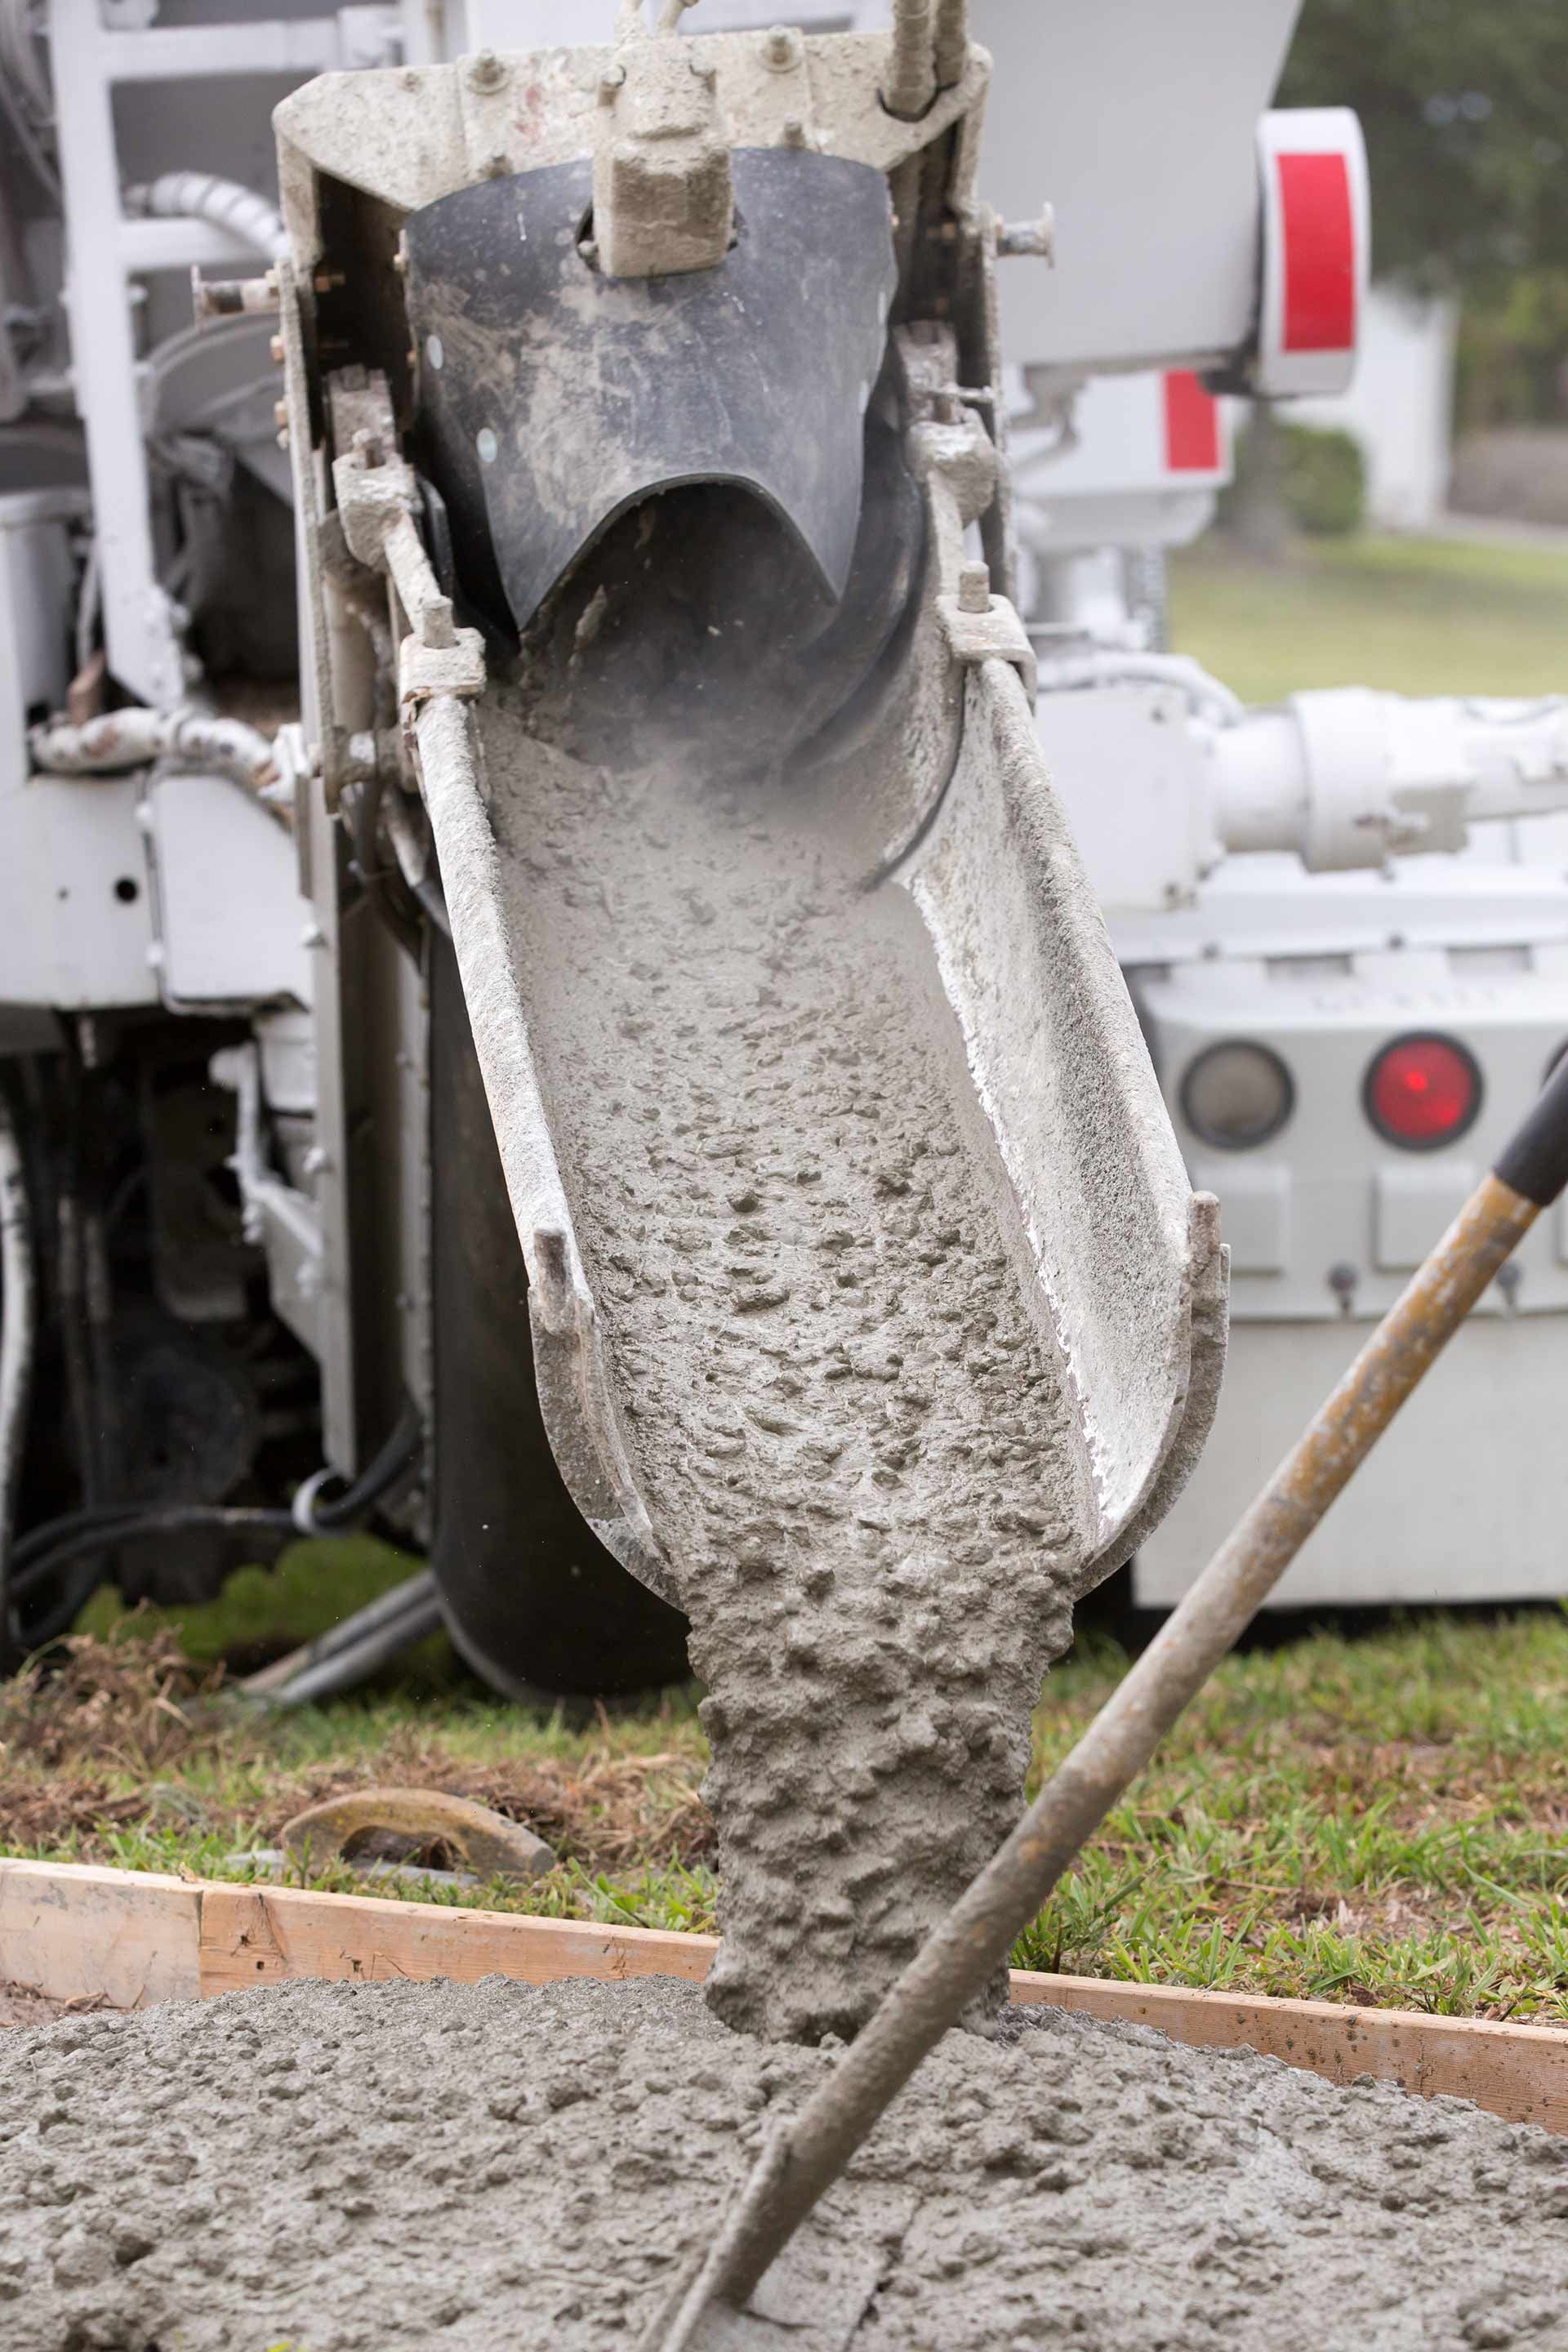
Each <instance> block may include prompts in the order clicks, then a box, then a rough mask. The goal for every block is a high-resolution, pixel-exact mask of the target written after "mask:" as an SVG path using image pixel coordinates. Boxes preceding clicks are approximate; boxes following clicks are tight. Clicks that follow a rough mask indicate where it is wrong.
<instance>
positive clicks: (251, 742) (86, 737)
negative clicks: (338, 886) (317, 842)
mask: <svg viewBox="0 0 1568 2352" xmlns="http://www.w3.org/2000/svg"><path fill="white" fill-rule="evenodd" d="M27 749H28V750H29V751H31V753H32V755H33V763H34V765H35V766H36V767H38V768H41V769H43V770H44V771H45V772H47V774H50V775H55V776H113V775H123V774H124V773H125V772H127V770H129V769H132V768H145V767H148V766H150V765H151V764H152V762H153V761H154V760H166V759H177V760H195V761H204V762H205V763H206V764H207V765H209V766H211V767H213V768H216V770H217V771H218V772H219V773H220V774H221V775H225V776H231V777H232V778H233V779H234V781H235V782H237V783H240V784H244V785H245V786H246V788H247V791H249V792H252V793H256V794H257V795H258V797H259V798H265V795H266V793H267V791H268V786H270V785H272V784H275V783H276V782H278V762H277V761H276V759H275V758H274V756H273V751H272V746H271V744H270V743H269V742H268V739H267V737H266V736H265V735H263V734H262V732H261V730H260V729H259V728H257V727H249V726H247V724H246V722H245V721H244V719H222V718H219V717H218V716H217V715H216V712H213V711H210V710H144V709H140V708H132V709H127V710H110V711H106V712H105V713H104V715H103V717H102V718H101V719H88V721H87V722H86V724H85V725H84V726H80V727H73V726H71V725H69V724H68V723H66V722H63V721H57V720H55V719H47V720H46V721H45V722H44V724H43V725H42V726H39V727H35V728H33V729H32V730H31V731H30V733H29V734H28V737H27ZM267 804H268V806H269V807H272V806H273V804H272V803H267ZM273 814H275V815H276V814H279V811H278V810H277V808H276V807H273Z"/></svg>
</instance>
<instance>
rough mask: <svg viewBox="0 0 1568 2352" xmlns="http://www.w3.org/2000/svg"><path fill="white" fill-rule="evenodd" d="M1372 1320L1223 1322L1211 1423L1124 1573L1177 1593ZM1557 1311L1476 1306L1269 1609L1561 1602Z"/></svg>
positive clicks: (1168, 1597) (1562, 1337)
mask: <svg viewBox="0 0 1568 2352" xmlns="http://www.w3.org/2000/svg"><path fill="white" fill-rule="evenodd" d="M1372 1329H1373V1325H1372V1324H1371V1323H1369V1322H1363V1321H1357V1322H1341V1321H1335V1322H1332V1323H1328V1322H1318V1323H1300V1322H1297V1323H1265V1322H1252V1321H1244V1322H1233V1323H1232V1325H1231V1330H1230V1355H1229V1360H1228V1362H1227V1365H1226V1377H1225V1386H1224V1389H1223V1391H1222V1392H1221V1395H1220V1402H1219V1412H1218V1415H1217V1417H1216V1419H1215V1427H1214V1433H1213V1435H1212V1436H1211V1437H1210V1439H1209V1442H1208V1444H1207V1445H1206V1447H1205V1450H1204V1454H1203V1456H1202V1458H1201V1460H1200V1461H1199V1463H1198V1466H1197V1468H1196V1470H1195V1471H1194V1474H1193V1476H1192V1479H1191V1482H1190V1484H1189V1485H1188V1486H1187V1487H1186V1489H1185V1491H1184V1494H1183V1495H1182V1497H1181V1499H1180V1501H1179V1502H1178V1503H1177V1504H1176V1506H1175V1507H1174V1509H1173V1511H1172V1512H1171V1514H1170V1517H1168V1518H1167V1519H1165V1520H1164V1521H1163V1524H1162V1525H1161V1526H1160V1527H1159V1528H1157V1529H1156V1530H1155V1532H1154V1534H1153V1535H1152V1537H1150V1538H1149V1539H1148V1541H1147V1542H1146V1543H1145V1545H1144V1546H1143V1548H1142V1551H1141V1552H1140V1554H1139V1557H1138V1560H1137V1563H1136V1566H1135V1569H1134V1571H1133V1575H1134V1591H1135V1595H1136V1598H1137V1600H1138V1601H1139V1603H1140V1604H1141V1605H1142V1606H1144V1607H1149V1608H1168V1607H1170V1606H1172V1605H1173V1603H1174V1602H1175V1601H1179V1600H1180V1599H1181V1597H1182V1595H1183V1593H1184V1592H1185V1591H1186V1590H1187V1588H1188V1586H1189V1585H1190V1584H1191V1583H1192V1581H1193V1580H1194V1577H1196V1575H1197V1574H1198V1572H1199V1570H1201V1569H1203V1568H1204V1567H1205V1564H1206V1563H1207V1561H1208V1560H1209V1559H1210V1558H1211V1556H1212V1555H1213V1553H1214V1552H1215V1549H1217V1547H1218V1545H1219V1544H1220V1543H1221V1542H1222V1541H1223V1539H1224V1538H1225V1537H1226V1535H1228V1533H1229V1532H1230V1530H1231V1528H1233V1527H1234V1526H1235V1524H1236V1522H1237V1519H1238V1518H1239V1517H1240V1516H1241V1514H1242V1512H1243V1511H1244V1510H1245V1509H1246V1507H1247V1504H1248V1503H1250V1502H1251V1500H1252V1498H1253V1496H1255V1495H1256V1494H1257V1492H1258V1488H1259V1487H1260V1486H1262V1484H1263V1482H1264V1480H1265V1479H1266V1478H1267V1477H1268V1475H1269V1474H1270V1472H1271V1471H1272V1470H1273V1469H1274V1468H1275V1466H1276V1465H1277V1464H1278V1463H1279V1460H1280V1459H1281V1457H1282V1456H1283V1455H1284V1454H1285V1453H1286V1452H1287V1451H1288V1450H1289V1447H1290V1446H1291V1445H1292V1444H1294V1443H1295V1441H1296V1439H1297V1438H1298V1437H1299V1436H1300V1433H1301V1431H1302V1430H1303V1429H1304V1428H1305V1426H1306V1424H1307V1423H1308V1421H1309V1420H1310V1417H1311V1415H1312V1413H1313V1412H1315V1411H1316V1410H1317V1408H1318V1406H1319V1405H1320V1404H1321V1402H1323V1400H1324V1398H1325V1397H1326V1396H1327V1395H1328V1393H1329V1391H1330V1390H1331V1387H1332V1386H1333V1384H1334V1382H1335V1381H1336V1380H1337V1379H1338V1378H1339V1376H1340V1374H1341V1373H1342V1371H1343V1370H1344V1369H1345V1366H1346V1365H1347V1364H1348V1363H1349V1361H1350V1360H1351V1358H1352V1356H1353V1354H1354V1353H1355V1351H1356V1349H1357V1348H1358V1347H1359V1346H1360V1345H1361V1344H1362V1342H1363V1339H1366V1338H1367V1337H1368V1336H1369V1335H1370V1333H1371V1331H1372ZM1565 1405H1568V1314H1561V1315H1560V1314H1537V1315H1519V1316H1488V1317H1486V1318H1480V1319H1477V1320H1473V1321H1471V1322H1469V1323H1468V1324H1467V1325H1466V1326H1465V1328H1463V1329H1462V1330H1461V1331H1460V1332H1459V1333H1458V1335H1457V1336H1456V1338H1455V1339H1453V1340H1452V1341H1451V1342H1450V1343H1449V1346H1448V1347H1447V1349H1446V1350H1445V1351H1444V1353H1443V1354H1442V1355H1441V1356H1440V1357H1439V1358H1438V1360H1437V1362H1436V1364H1435V1365H1434V1367H1433V1369H1432V1370H1431V1371H1430V1372H1429V1373H1428V1374H1427V1376H1426V1380H1425V1381H1423V1383H1422V1385H1421V1387H1420V1388H1419V1389H1418V1390H1417V1391H1416V1392H1415V1395H1414V1397H1412V1399H1411V1400H1410V1402H1409V1403H1408V1404H1407V1405H1406V1406H1405V1410H1404V1412H1402V1413H1401V1414H1400V1415H1399V1418H1398V1419H1397V1420H1396V1421H1395V1422H1394V1425H1393V1427H1392V1428H1391V1429H1390V1430H1389V1431H1388V1433H1386V1435H1385V1436H1384V1438H1383V1440H1382V1441H1381V1443H1380V1444H1379V1445H1378V1446H1377V1448H1376V1450H1375V1452H1374V1453H1373V1454H1372V1456H1371V1457H1370V1459H1369V1460H1368V1461H1367V1463H1366V1464H1365V1465H1364V1466H1363V1468H1362V1470H1361V1471H1359V1472H1358V1474H1357V1475H1356V1477H1355V1478H1354V1479H1353V1480H1352V1484H1351V1486H1349V1487H1348V1488H1347V1489H1346V1491H1345V1493H1344V1494H1343V1495H1342V1496H1341V1497H1340V1499H1339V1501H1338V1502H1337V1503H1335V1504H1334V1506H1333V1507H1332V1508H1331V1511H1330V1512H1329V1515H1328V1517H1326V1518H1325V1520H1324V1521H1323V1524H1322V1525H1321V1528H1319V1529H1318V1531H1317V1533H1316V1534H1315V1535H1314V1536H1313V1537H1312V1538H1311V1539H1310V1542H1309V1543H1308V1544H1306V1545H1305V1546H1304V1548H1303V1549H1302V1551H1301V1553H1300V1558H1299V1559H1297V1560H1296V1561H1295V1563H1294V1564H1293V1566H1292V1567H1291V1568H1290V1570H1289V1573H1288V1574H1287V1575H1286V1576H1285V1577H1284V1578H1283V1579H1282V1580H1281V1581H1280V1583H1279V1587H1278V1589H1277V1591H1276V1592H1275V1594H1274V1597H1273V1600H1272V1601H1271V1602H1270V1603H1269V1605H1270V1606H1271V1607H1273V1608H1300V1607H1302V1606H1304V1605H1310V1604H1315V1603H1320V1602H1329V1603H1338V1604H1346V1603H1352V1602H1361V1601H1365V1602H1391V1601H1517V1600H1530V1599H1549V1598H1553V1597H1557V1596H1562V1595H1568V1447H1565V1446H1564V1444H1563V1412H1564V1407H1565Z"/></svg>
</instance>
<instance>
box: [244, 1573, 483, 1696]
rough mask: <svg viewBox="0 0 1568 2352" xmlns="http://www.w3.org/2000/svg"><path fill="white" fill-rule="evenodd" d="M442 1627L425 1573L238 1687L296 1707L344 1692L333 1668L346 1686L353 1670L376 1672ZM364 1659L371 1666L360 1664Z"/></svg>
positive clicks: (434, 1592)
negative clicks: (332, 1691)
mask: <svg viewBox="0 0 1568 2352" xmlns="http://www.w3.org/2000/svg"><path fill="white" fill-rule="evenodd" d="M440 1623H441V1607H440V1601H439V1600H438V1598H437V1589H436V1579H435V1577H434V1576H433V1575H432V1573H431V1572H430V1570H428V1569H425V1570H421V1572H420V1573H419V1574H418V1575H417V1576H411V1577H409V1578H408V1579H407V1580H406V1581H405V1582H404V1583H402V1584H399V1585H395V1587H394V1588H393V1590H392V1591H390V1592H384V1593H383V1594H382V1596H381V1598H380V1600H379V1601H370V1602H369V1603H368V1604H367V1605H366V1606H365V1607H364V1608H363V1609H356V1610H355V1612H354V1613H353V1616H352V1617H345V1618H344V1619H343V1621H342V1623H341V1624H338V1625H333V1626H331V1627H329V1629H328V1631H327V1632H326V1633H322V1634H321V1635H320V1636H319V1637H318V1639H317V1640H315V1641H314V1642H307V1643H303V1644H302V1645H301V1646H300V1648H299V1649H297V1650H290V1651H289V1654H288V1656H287V1657H283V1658H276V1659H274V1660H273V1662H272V1664H270V1665H269V1666H263V1667H262V1668H261V1669H260V1671H259V1672H258V1673H257V1674H254V1675H247V1676H246V1678H245V1680H244V1682H243V1683H242V1684H241V1685H240V1687H241V1688H242V1689H243V1690H244V1691H245V1693H246V1694H247V1696H248V1697H252V1698H261V1699H266V1700H267V1701H268V1704H269V1705H271V1706H300V1704H302V1703H303V1702H304V1701H305V1700H306V1699H308V1698H313V1697H320V1696H323V1695H324V1693H325V1692H326V1691H327V1690H329V1689H336V1688H339V1687H341V1686H342V1685H340V1684H339V1683H338V1682H337V1681H336V1680H335V1679H333V1680H331V1682H329V1680H328V1678H327V1675H326V1669H328V1668H334V1669H336V1670H337V1671H338V1672H339V1673H341V1674H342V1675H343V1676H344V1678H345V1680H353V1679H355V1678H356V1676H355V1672H354V1670H355V1668H357V1669H358V1671H359V1673H361V1674H369V1673H372V1672H374V1668H375V1666H376V1665H379V1664H383V1663H384V1660H385V1659H386V1658H388V1657H392V1656H395V1654H396V1653H397V1651H398V1650H399V1649H404V1648H407V1647H409V1646H411V1645H412V1643H415V1642H422V1641H424V1640H425V1639H426V1636H427V1635H429V1634H431V1633H435V1632H436V1631H437V1629H438V1627H439V1625H440ZM365 1659H368V1660H369V1662H370V1663H369V1664H363V1663H362V1661H363V1660H365Z"/></svg>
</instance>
